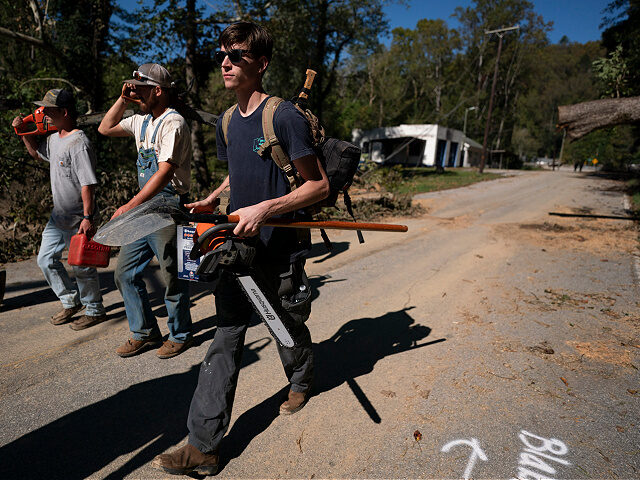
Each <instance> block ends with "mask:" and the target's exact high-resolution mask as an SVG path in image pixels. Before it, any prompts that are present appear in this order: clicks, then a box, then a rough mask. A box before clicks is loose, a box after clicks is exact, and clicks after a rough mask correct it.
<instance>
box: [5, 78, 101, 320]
mask: <svg viewBox="0 0 640 480" xmlns="http://www.w3.org/2000/svg"><path fill="white" fill-rule="evenodd" d="M34 103H35V104H36V105H39V106H42V107H44V114H45V115H46V118H47V119H48V121H49V122H50V123H52V124H53V125H54V126H55V127H56V128H57V130H58V131H57V132H55V133H53V134H51V135H49V136H48V137H46V138H45V139H43V140H42V141H41V142H40V144H39V145H38V141H37V137H35V136H33V135H23V136H22V140H23V141H24V144H25V146H26V147H27V151H28V152H29V155H31V156H32V157H33V158H34V159H36V160H38V159H42V160H45V161H47V162H49V169H50V173H51V192H52V194H53V211H52V212H51V217H50V218H49V221H48V222H47V226H46V227H45V228H44V231H43V232H42V243H41V244H40V251H39V252H38V266H39V267H40V269H41V270H42V273H44V276H45V278H46V280H47V283H48V284H49V286H50V287H51V289H52V290H53V292H54V293H55V294H56V296H57V297H58V298H59V299H60V302H61V303H62V307H63V308H62V310H61V311H60V312H58V313H56V314H55V315H54V316H53V317H51V320H50V321H51V323H52V324H53V325H62V324H65V323H68V322H69V321H70V320H71V319H72V318H73V316H74V315H75V314H76V313H77V312H79V311H80V310H82V309H83V308H86V310H85V314H84V315H83V316H82V317H80V318H78V319H76V320H74V321H73V322H72V323H71V324H70V325H69V326H70V327H71V328H72V329H73V330H83V329H85V328H88V327H91V326H93V325H96V324H98V323H100V322H103V321H105V320H106V319H107V315H106V314H105V310H104V306H103V305H102V295H101V293H100V283H99V281H98V272H97V270H96V269H95V268H93V267H79V266H74V267H73V271H74V274H75V277H76V282H75V283H76V284H77V286H76V285H74V282H73V281H72V280H71V279H70V278H69V274H68V273H67V271H66V269H65V268H64V265H63V264H62V262H60V258H61V256H62V251H63V250H64V249H65V248H69V244H70V242H71V237H72V236H73V235H74V234H76V233H83V234H85V235H87V236H88V237H89V238H91V237H92V236H93V234H94V233H95V231H96V229H95V224H94V215H95V214H96V211H95V189H96V185H97V184H98V180H97V178H96V157H95V153H94V152H93V147H92V146H91V143H90V141H89V139H88V138H87V136H86V135H85V133H84V132H83V131H82V130H79V129H78V128H76V117H77V114H76V105H75V100H74V98H73V94H72V93H71V92H69V91H67V90H64V89H53V90H49V91H48V92H47V93H46V95H45V96H44V98H43V99H42V101H41V102H34ZM12 126H13V127H14V128H16V129H17V131H19V132H24V131H25V127H26V125H25V124H24V122H23V121H22V117H16V118H14V120H13V123H12Z"/></svg>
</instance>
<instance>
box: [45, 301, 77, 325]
mask: <svg viewBox="0 0 640 480" xmlns="http://www.w3.org/2000/svg"><path fill="white" fill-rule="evenodd" d="M83 308H84V305H76V306H75V307H71V308H63V309H62V310H60V311H59V312H58V313H56V314H55V315H54V316H52V317H51V320H49V321H50V322H51V323H52V324H53V325H62V324H63V323H67V322H68V321H70V320H71V317H73V316H74V315H75V314H76V313H78V312H79V311H80V310H82V309H83Z"/></svg>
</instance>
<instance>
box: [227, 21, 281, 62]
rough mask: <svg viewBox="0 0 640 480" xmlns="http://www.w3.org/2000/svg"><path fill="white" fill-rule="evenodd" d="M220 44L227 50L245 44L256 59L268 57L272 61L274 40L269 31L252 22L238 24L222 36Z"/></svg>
mask: <svg viewBox="0 0 640 480" xmlns="http://www.w3.org/2000/svg"><path fill="white" fill-rule="evenodd" d="M219 43H220V45H222V46H223V47H224V48H225V49H229V48H231V47H232V46H233V45H236V44H244V45H246V46H247V50H249V52H250V53H251V55H252V56H253V57H254V58H260V57H263V56H264V57H267V60H269V61H271V55H272V54H273V39H272V38H271V34H270V33H269V30H267V29H266V28H265V27H261V26H260V25H257V24H255V23H252V22H236V23H232V24H231V25H229V26H228V27H227V28H225V29H224V30H223V31H222V33H221V34H220V38H219Z"/></svg>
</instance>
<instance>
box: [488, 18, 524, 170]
mask: <svg viewBox="0 0 640 480" xmlns="http://www.w3.org/2000/svg"><path fill="white" fill-rule="evenodd" d="M519 28H520V26H519V25H516V26H515V27H508V28H499V29H497V30H485V31H484V34H485V35H491V34H493V33H495V34H496V35H498V37H499V38H500V40H499V42H498V55H497V56H496V66H495V68H494V70H493V83H492V84H491V96H490V97H489V111H488V113H487V123H486V124H485V126H484V140H483V142H482V158H481V159H480V168H479V169H478V171H479V172H480V173H482V172H483V170H484V165H485V163H486V161H487V140H488V138H489V125H491V110H493V96H494V95H495V93H496V81H497V79H498V64H499V63H500V52H501V51H502V37H504V34H505V33H508V32H512V31H514V30H518V29H519Z"/></svg>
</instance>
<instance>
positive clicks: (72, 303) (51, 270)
mask: <svg viewBox="0 0 640 480" xmlns="http://www.w3.org/2000/svg"><path fill="white" fill-rule="evenodd" d="M77 232H78V228H77V227H75V228H71V229H68V228H62V227H60V226H58V225H56V223H55V222H53V221H52V220H49V222H48V223H47V226H46V227H44V231H43V232H42V243H41V244H40V251H39V252H38V266H39V267H40V270H42V273H44V278H46V280H47V283H48V284H49V286H50V287H51V289H52V290H53V293H55V294H56V296H57V297H58V298H59V299H60V302H62V306H63V307H64V308H73V307H76V306H78V305H80V304H82V305H84V306H85V307H86V311H85V314H86V315H92V316H97V315H103V314H104V313H105V311H104V306H103V305H102V294H101V293H100V283H99V281H98V271H97V270H96V269H95V268H93V267H77V266H73V273H74V274H75V277H76V283H77V286H76V284H75V283H74V282H73V280H71V278H69V274H68V273H67V270H66V269H65V268H64V265H63V264H62V262H61V261H60V257H61V256H62V251H63V250H64V249H65V248H69V243H70V242H71V237H72V236H73V235H75V234H76V233H77Z"/></svg>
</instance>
